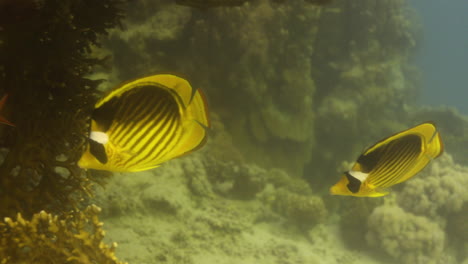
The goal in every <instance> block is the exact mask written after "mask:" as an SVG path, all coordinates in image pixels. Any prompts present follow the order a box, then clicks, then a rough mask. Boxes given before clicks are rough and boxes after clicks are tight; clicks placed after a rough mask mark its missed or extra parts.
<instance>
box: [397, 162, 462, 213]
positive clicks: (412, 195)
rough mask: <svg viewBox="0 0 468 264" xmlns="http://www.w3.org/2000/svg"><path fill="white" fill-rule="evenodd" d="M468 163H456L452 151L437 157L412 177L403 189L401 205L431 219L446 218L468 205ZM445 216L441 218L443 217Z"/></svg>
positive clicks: (399, 201)
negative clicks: (463, 164)
mask: <svg viewBox="0 0 468 264" xmlns="http://www.w3.org/2000/svg"><path fill="white" fill-rule="evenodd" d="M467 175H468V167H464V166H461V165H459V164H456V163H454V161H453V159H452V157H451V156H450V155H449V154H445V155H443V156H442V157H440V158H439V159H437V160H435V161H434V162H433V164H432V166H431V167H430V169H428V170H425V171H423V172H422V173H421V174H420V175H418V177H416V178H415V179H413V180H411V181H409V182H408V183H407V184H405V185H404V186H403V189H402V190H401V191H400V192H399V194H398V197H397V201H398V204H399V206H400V207H402V208H403V209H405V210H406V211H408V212H412V213H414V214H418V215H423V216H427V217H429V218H431V219H437V218H439V217H441V218H445V217H446V216H447V215H449V214H452V213H457V212H460V211H461V210H462V208H463V207H464V206H467V205H468V193H467V192H466V191H465V188H464V186H466V185H468V177H467ZM439 220H441V219H439Z"/></svg>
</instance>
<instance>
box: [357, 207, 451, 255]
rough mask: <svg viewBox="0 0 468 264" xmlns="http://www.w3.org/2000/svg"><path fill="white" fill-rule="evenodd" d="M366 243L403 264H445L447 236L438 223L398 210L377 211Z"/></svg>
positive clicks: (381, 209)
mask: <svg viewBox="0 0 468 264" xmlns="http://www.w3.org/2000/svg"><path fill="white" fill-rule="evenodd" d="M366 239H367V242H368V244H369V245H370V246H371V247H375V248H378V249H381V250H383V251H384V252H385V253H387V254H389V255H390V256H392V257H394V258H396V259H397V260H399V261H400V262H401V263H404V264H410V263H411V264H422V263H426V264H435V263H446V262H445V260H444V259H443V252H444V243H445V233H444V231H443V230H442V229H441V228H440V227H439V226H438V224H437V223H434V222H431V221H430V220H429V219H427V218H425V217H422V216H415V215H413V214H411V213H407V212H405V211H404V210H403V209H401V208H400V207H398V206H394V205H383V206H380V207H377V208H376V209H375V210H374V211H373V212H372V214H371V215H370V216H369V220H368V232H367V234H366Z"/></svg>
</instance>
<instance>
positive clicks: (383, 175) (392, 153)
mask: <svg viewBox="0 0 468 264" xmlns="http://www.w3.org/2000/svg"><path fill="white" fill-rule="evenodd" d="M392 143H395V144H391V145H390V146H389V148H388V150H387V154H388V155H387V156H386V157H385V161H386V162H384V163H383V164H382V166H381V169H380V170H379V171H378V172H377V173H378V174H377V175H379V176H378V177H377V178H376V180H375V181H374V182H373V184H375V185H377V186H382V185H383V184H384V183H385V182H386V181H388V180H391V179H392V178H394V177H398V176H399V173H400V168H401V166H402V163H403V161H404V158H405V153H406V152H407V149H408V146H407V145H406V144H404V142H392ZM398 143H400V144H398ZM398 147H400V148H398Z"/></svg>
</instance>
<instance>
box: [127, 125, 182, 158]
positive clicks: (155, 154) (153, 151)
mask: <svg viewBox="0 0 468 264" xmlns="http://www.w3.org/2000/svg"><path fill="white" fill-rule="evenodd" d="M167 120H168V121H169V123H168V124H167V125H166V126H164V127H165V128H166V130H165V131H163V132H162V133H160V134H158V135H155V138H152V140H151V142H150V144H148V145H147V146H146V150H147V151H145V152H141V153H140V155H139V156H138V157H135V158H136V159H135V160H134V161H133V162H132V163H133V165H134V164H140V165H144V166H151V165H156V164H158V163H160V162H161V161H162V159H161V157H160V156H159V153H161V151H162V150H164V149H165V146H164V145H163V144H162V143H161V141H162V140H163V139H164V138H165V137H166V134H167V133H169V134H170V136H169V137H168V138H169V140H172V138H173V136H172V135H173V134H174V133H173V132H174V131H175V129H176V128H177V126H176V125H175V122H174V121H175V119H173V118H167ZM168 129H169V130H171V131H169V132H168V131H167V130H168ZM171 132H172V133H171ZM156 136H157V138H156ZM138 158H139V159H138Z"/></svg>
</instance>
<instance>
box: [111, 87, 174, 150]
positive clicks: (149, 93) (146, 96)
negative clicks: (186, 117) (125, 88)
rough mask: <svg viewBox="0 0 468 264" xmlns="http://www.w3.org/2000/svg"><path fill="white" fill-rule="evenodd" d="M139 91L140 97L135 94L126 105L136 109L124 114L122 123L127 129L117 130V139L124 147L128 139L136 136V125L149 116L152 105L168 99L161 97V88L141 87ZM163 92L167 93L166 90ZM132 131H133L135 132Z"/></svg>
mask: <svg viewBox="0 0 468 264" xmlns="http://www.w3.org/2000/svg"><path fill="white" fill-rule="evenodd" d="M139 91H141V92H140V93H139V94H138V97H136V96H133V98H131V101H129V102H128V103H127V104H126V105H125V106H124V107H126V108H132V109H136V111H133V112H132V113H129V114H127V115H124V116H122V124H121V125H122V126H124V127H125V129H123V130H121V131H119V132H117V134H120V136H119V137H116V138H115V141H116V142H119V145H121V146H122V147H124V146H125V145H126V144H127V142H128V140H129V139H131V138H132V137H133V136H134V132H135V131H137V130H135V127H136V126H138V125H137V124H139V123H140V122H141V121H142V120H144V119H145V118H146V117H147V116H148V114H149V112H150V111H152V109H151V106H152V105H154V104H156V103H157V102H159V101H163V102H164V101H165V100H164V99H166V98H161V97H160V95H161V90H160V89H158V88H156V89H155V88H154V87H142V88H139ZM162 92H163V93H164V94H167V93H166V92H165V91H162ZM130 131H133V133H131V132H130Z"/></svg>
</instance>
